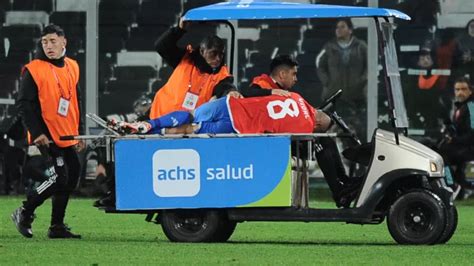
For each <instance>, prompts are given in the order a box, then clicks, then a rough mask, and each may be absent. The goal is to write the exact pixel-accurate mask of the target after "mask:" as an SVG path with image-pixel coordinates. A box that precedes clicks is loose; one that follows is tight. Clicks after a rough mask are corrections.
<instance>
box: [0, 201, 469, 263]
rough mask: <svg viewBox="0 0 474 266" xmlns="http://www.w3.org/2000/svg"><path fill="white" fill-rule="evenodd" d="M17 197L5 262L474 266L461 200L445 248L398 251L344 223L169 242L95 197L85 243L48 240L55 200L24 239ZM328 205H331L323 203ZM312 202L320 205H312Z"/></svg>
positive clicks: (84, 221)
mask: <svg viewBox="0 0 474 266" xmlns="http://www.w3.org/2000/svg"><path fill="white" fill-rule="evenodd" d="M20 202H21V198H19V197H0V225H1V227H0V265H12V264H34V265H37V264H47V265H51V264H81V265H91V264H119V265H124V264H134V265H136V264H166V265H176V264H178V265H182V264H192V265H194V264H206V265H209V264H211V265H214V264H240V265H249V264H252V265H254V264H257V265H262V264H264V265H274V264H285V265H288V264H293V265H310V264H311V265H314V264H323V265H327V264H351V265H354V264H356V265H366V264H369V265H383V264H392V265H395V264H396V265H430V264H431V265H440V264H446V265H472V264H473V263H474V201H473V200H470V201H463V202H459V203H458V209H459V226H458V230H457V232H456V234H455V235H454V237H453V238H452V240H451V241H450V242H449V243H448V244H446V245H436V246H400V245H397V244H395V243H394V241H393V240H392V238H391V236H390V234H389V233H388V230H387V227H386V225H385V223H384V224H381V225H364V226H360V225H348V224H344V223H287V222H280V223H267V222H247V223H242V224H239V225H238V226H237V229H236V231H235V233H234V234H233V235H232V237H231V239H230V241H229V242H228V243H222V244H181V243H171V242H168V240H167V239H166V238H165V236H164V235H163V233H162V231H161V227H160V226H159V225H155V224H152V223H146V222H145V221H144V215H135V214H105V213H103V212H101V211H98V210H96V209H95V208H93V207H92V206H91V205H92V200H90V199H72V201H71V203H70V206H69V212H68V215H67V223H68V224H69V225H70V226H71V227H72V228H73V231H74V232H77V233H81V234H82V236H83V239H82V240H50V239H47V238H46V231H47V228H48V224H49V213H50V202H49V201H48V202H46V203H45V205H44V206H42V207H40V208H39V209H38V210H37V216H38V218H37V219H36V220H35V222H34V224H33V230H34V233H35V236H34V237H33V238H32V239H26V238H23V237H22V236H21V235H20V234H19V233H18V232H17V231H16V229H15V228H14V226H13V224H12V222H11V220H10V213H11V212H12V211H13V210H14V209H15V208H16V207H17V206H19V204H20ZM317 204H321V205H323V206H328V204H329V203H327V202H326V203H324V202H323V203H320V202H318V203H317ZM313 205H314V204H313Z"/></svg>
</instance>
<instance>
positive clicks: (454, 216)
mask: <svg viewBox="0 0 474 266" xmlns="http://www.w3.org/2000/svg"><path fill="white" fill-rule="evenodd" d="M446 214H447V223H446V228H444V231H443V233H442V234H441V237H440V238H439V239H438V241H437V243H439V244H445V243H447V242H448V241H449V240H450V239H451V237H453V235H454V232H455V231H456V228H457V227H458V210H457V209H456V206H451V207H448V208H447V209H446Z"/></svg>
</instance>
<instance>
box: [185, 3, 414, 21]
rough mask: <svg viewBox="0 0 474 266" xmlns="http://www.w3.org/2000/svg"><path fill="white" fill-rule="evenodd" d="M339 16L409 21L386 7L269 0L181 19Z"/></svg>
mask: <svg viewBox="0 0 474 266" xmlns="http://www.w3.org/2000/svg"><path fill="white" fill-rule="evenodd" d="M340 17H395V18H399V19H404V20H410V17H409V16H408V15H407V14H405V13H402V12H400V11H397V10H394V9H385V8H373V7H356V6H337V5H319V4H302V3H290V2H268V1H252V0H242V1H231V2H223V3H217V4H213V5H208V6H203V7H198V8H194V9H191V10H189V11H188V12H187V13H186V14H185V15H184V18H183V19H184V20H188V21H189V20H194V21H208V20H242V19H301V18H340Z"/></svg>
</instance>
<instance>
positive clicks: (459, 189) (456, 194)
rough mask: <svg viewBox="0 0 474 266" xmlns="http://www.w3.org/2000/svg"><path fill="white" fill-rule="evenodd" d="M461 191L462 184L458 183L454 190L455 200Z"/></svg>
mask: <svg viewBox="0 0 474 266" xmlns="http://www.w3.org/2000/svg"><path fill="white" fill-rule="evenodd" d="M459 192H461V186H460V185H456V188H455V189H454V191H453V200H455V199H456V198H457V197H458V195H459Z"/></svg>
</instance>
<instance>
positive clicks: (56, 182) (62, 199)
mask: <svg viewBox="0 0 474 266" xmlns="http://www.w3.org/2000/svg"><path fill="white" fill-rule="evenodd" d="M41 155H42V157H43V159H44V162H45V163H44V165H45V169H41V170H42V171H43V173H44V178H45V179H44V181H43V182H41V183H40V185H39V186H37V187H36V188H35V189H33V190H32V191H31V192H29V193H28V196H27V199H26V201H24V202H23V207H24V208H25V211H26V213H27V214H33V213H34V211H35V209H36V208H37V207H38V206H40V205H41V204H43V202H44V201H45V200H46V199H48V198H49V197H51V200H52V211H51V224H52V225H53V224H63V223H64V216H65V213H66V207H67V204H68V201H69V195H70V194H71V192H72V191H73V190H74V188H75V187H76V185H77V181H78V178H79V173H80V164H79V158H78V157H77V154H76V151H75V150H74V148H73V147H67V148H59V147H57V146H56V145H54V144H52V145H50V147H49V148H42V149H41ZM52 169H54V171H52Z"/></svg>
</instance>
